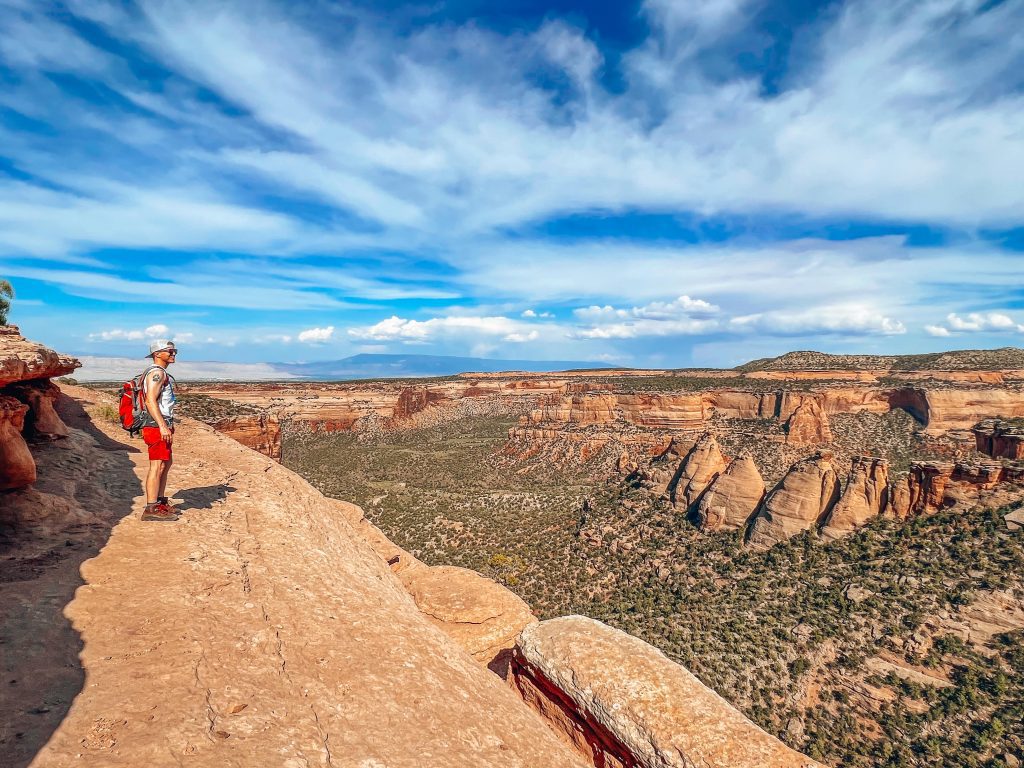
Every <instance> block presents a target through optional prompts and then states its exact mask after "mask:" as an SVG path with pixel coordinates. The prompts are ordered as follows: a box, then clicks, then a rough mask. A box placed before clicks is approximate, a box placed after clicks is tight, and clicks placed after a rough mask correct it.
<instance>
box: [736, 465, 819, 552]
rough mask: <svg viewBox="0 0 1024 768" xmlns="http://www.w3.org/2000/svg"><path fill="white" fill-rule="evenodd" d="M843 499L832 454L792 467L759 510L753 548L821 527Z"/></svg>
mask: <svg viewBox="0 0 1024 768" xmlns="http://www.w3.org/2000/svg"><path fill="white" fill-rule="evenodd" d="M838 499H839V478H838V475H837V474H836V470H835V467H834V466H833V464H832V454H831V453H828V452H820V453H818V454H816V455H814V456H812V457H810V458H807V459H804V460H803V461H799V462H797V463H796V464H794V465H793V466H792V468H791V469H790V470H789V472H787V473H786V476H785V477H784V478H782V480H781V482H779V484H778V485H777V486H776V487H775V488H774V489H773V490H772V492H771V493H770V494H768V497H767V498H766V499H765V500H764V504H762V505H761V509H760V510H758V513H757V516H756V517H755V518H754V521H753V523H752V524H751V526H750V532H749V534H748V538H747V542H748V544H749V545H750V546H753V547H759V548H767V547H770V546H772V545H773V544H776V543H778V542H780V541H785V540H786V539H788V538H791V537H793V536H795V535H797V534H798V533H802V532H803V531H806V530H810V529H811V528H813V527H815V526H816V525H818V524H819V523H820V522H821V521H822V519H824V517H825V516H826V515H827V514H828V513H829V511H831V509H832V507H833V505H835V503H836V501H838Z"/></svg>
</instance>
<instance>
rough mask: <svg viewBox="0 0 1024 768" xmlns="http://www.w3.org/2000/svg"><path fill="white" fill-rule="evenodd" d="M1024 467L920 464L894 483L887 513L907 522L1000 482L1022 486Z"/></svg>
mask: <svg viewBox="0 0 1024 768" xmlns="http://www.w3.org/2000/svg"><path fill="white" fill-rule="evenodd" d="M1021 480H1024V467H1022V466H1020V465H1016V466H1013V465H1011V466H1004V465H1002V464H996V463H992V462H989V463H970V462H962V461H961V462H940V461H921V462H916V463H914V464H911V466H910V471H909V472H908V473H907V474H906V475H905V476H904V477H902V478H900V479H899V480H898V481H897V482H896V483H894V484H893V487H892V490H891V494H890V500H889V506H888V507H887V509H886V512H887V514H889V515H891V516H893V517H895V518H897V519H900V520H905V519H906V518H908V517H913V516H916V515H927V514H931V513H933V512H936V511H938V510H939V509H942V508H943V507H948V506H952V505H954V504H956V503H957V502H963V501H968V500H976V499H977V498H978V496H979V494H980V493H982V492H986V491H992V490H993V489H995V488H996V486H998V485H999V484H1000V483H1004V482H1011V483H1020V482H1021Z"/></svg>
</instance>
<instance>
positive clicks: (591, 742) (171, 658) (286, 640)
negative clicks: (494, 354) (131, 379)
mask: <svg viewBox="0 0 1024 768" xmlns="http://www.w3.org/2000/svg"><path fill="white" fill-rule="evenodd" d="M6 330H7V333H6V335H5V337H4V339H3V343H0V371H3V372H4V376H5V379H4V382H3V383H4V387H5V389H4V390H3V391H4V395H3V396H4V398H5V402H7V400H6V399H8V398H9V399H11V400H14V399H15V396H14V395H13V394H9V393H12V392H18V393H20V394H21V395H22V396H23V397H24V399H25V401H26V402H24V403H22V402H21V401H18V402H19V403H21V404H20V405H19V406H13V405H12V406H11V407H10V409H9V412H10V413H11V414H12V415H11V416H10V417H9V418H8V419H7V421H6V422H5V431H4V432H3V433H2V438H3V442H2V444H0V446H2V451H3V452H2V453H0V456H2V457H3V460H4V461H3V463H2V464H0V472H2V474H0V476H2V477H3V479H4V483H5V490H4V492H3V493H2V494H0V547H2V557H3V563H4V576H5V578H4V579H3V581H2V583H0V643H2V644H3V645H4V648H5V653H4V656H3V662H2V668H3V673H4V680H5V682H6V684H5V686H4V694H5V695H4V697H3V699H2V701H0V713H2V719H3V722H4V726H3V730H2V732H0V754H2V755H3V758H4V760H3V762H4V764H5V765H12V766H27V765H32V766H62V765H70V764H81V760H82V759H83V758H84V759H86V760H88V761H89V762H91V763H93V764H104V765H126V766H130V765H140V764H149V765H160V764H164V763H168V762H171V763H175V764H181V763H182V762H183V761H187V762H189V763H190V764H194V765H211V766H213V765H216V766H220V765H226V764H239V765H255V764H265V763H266V761H267V760H268V759H270V760H272V761H273V764H275V765H276V764H281V765H287V766H299V765H309V764H311V762H316V763H321V764H327V765H331V764H335V761H339V760H344V761H345V762H346V764H352V765H360V766H367V767H369V766H383V765H393V766H403V765H408V766H413V765H416V766H422V765H437V766H454V765H466V766H469V765H473V766H479V765H495V766H497V765H502V766H506V765H507V766H530V765H536V766H555V765H559V766H562V765H564V766H582V765H595V766H621V767H622V768H625V766H650V767H651V768H654V766H680V768H683V767H684V766H691V765H694V764H706V765H722V766H726V765H729V766H744V765H748V766H751V768H753V766H755V765H756V766H775V767H777V768H816V767H817V766H820V765H821V764H820V763H818V762H817V761H815V760H812V759H810V758H808V757H806V756H804V755H801V754H800V753H799V752H797V751H795V750H792V749H790V748H789V747H786V746H785V745H784V744H783V743H782V742H780V741H779V740H778V739H776V738H775V737H774V736H772V735H770V734H768V733H765V732H764V731H762V730H760V729H759V728H757V726H756V725H754V724H753V723H752V722H750V721H749V720H748V719H747V718H745V717H744V716H743V715H742V714H741V713H740V712H738V711H737V710H735V709H734V708H732V707H731V706H730V705H729V704H728V703H727V702H726V701H725V700H724V699H721V698H720V697H718V696H716V695H715V694H714V693H713V692H711V691H710V690H709V689H707V688H706V687H705V686H704V685H703V684H702V683H700V682H699V681H698V680H697V679H696V678H694V677H693V676H692V675H689V674H688V673H687V672H686V671H685V670H683V669H682V668H680V667H678V665H676V664H674V663H673V662H671V661H670V660H668V659H667V658H665V657H664V656H663V655H661V654H660V653H659V652H658V651H656V650H655V649H654V648H652V647H651V646H649V645H647V644H646V643H644V642H643V641H641V640H638V639H637V638H632V637H630V636H629V635H626V634H625V633H622V632H617V631H616V630H613V629H611V628H610V627H606V626H605V625H603V624H601V623H600V622H598V621H594V620H592V619H585V618H583V617H570V619H568V620H566V621H562V620H555V621H543V622H538V620H537V619H536V617H535V616H534V615H533V613H532V612H531V610H530V608H529V606H528V605H527V604H526V603H524V602H523V601H522V600H521V599H519V598H518V597H516V596H515V595H514V594H513V593H511V592H509V591H508V590H507V589H505V588H504V587H502V586H500V585H499V584H497V583H495V582H494V581H492V580H490V579H487V578H485V577H483V576H481V575H479V574H476V573H474V572H472V571H468V570H466V569H461V568H453V567H450V566H443V565H440V566H430V565H427V564H425V563H423V562H422V561H420V560H419V559H417V558H416V557H415V556H413V555H411V554H410V553H409V552H407V551H405V550H403V549H401V548H400V547H397V546H396V545H395V544H393V543H392V542H391V541H390V540H388V539H387V538H386V537H385V536H384V535H383V534H382V533H381V531H380V530H379V529H377V528H376V527H375V526H374V525H372V523H370V522H369V521H368V520H367V519H366V517H365V515H364V513H363V511H362V509H360V508H359V507H358V506H356V505H353V504H349V503H346V502H343V501H335V500H331V499H328V498H325V497H324V496H322V495H321V494H320V493H318V492H317V491H316V490H315V489H313V488H312V487H310V486H309V485H308V484H307V483H306V482H305V481H303V480H302V479H301V478H299V477H298V476H297V475H295V474H294V473H292V472H291V471H289V470H288V469H286V468H284V467H282V466H281V465H280V464H278V463H276V462H274V461H272V460H270V459H269V458H268V457H267V456H265V455H262V454H260V453H258V452H256V451H253V450H251V449H249V448H247V447H245V446H243V445H242V444H241V443H239V442H237V441H235V440H233V439H231V438H229V437H228V436H227V435H224V434H221V433H220V432H219V431H217V430H214V429H213V428H211V427H209V426H207V425H204V424H201V423H200V422H195V421H192V420H190V419H187V418H186V419H183V420H182V423H181V424H180V425H179V430H178V434H176V440H175V458H176V463H175V464H176V465H175V476H174V479H175V481H176V482H177V483H179V484H180V485H181V486H183V488H181V489H180V490H179V491H178V493H176V494H175V500H176V503H177V506H178V509H179V512H180V518H179V519H178V520H177V521H175V522H173V523H160V524H146V523H143V522H140V520H139V518H138V517H137V516H136V515H135V514H133V508H135V507H138V506H139V499H140V495H139V492H140V487H141V478H142V476H143V475H144V473H145V471H146V469H147V461H146V460H145V454H144V453H143V452H142V451H140V450H138V449H137V448H135V447H134V446H132V445H131V441H130V439H129V438H128V436H127V435H126V434H125V433H123V432H122V430H121V428H120V425H119V423H118V422H117V419H116V407H115V402H114V400H113V398H112V397H111V396H110V395H108V394H105V393H103V392H99V391H96V390H95V389H85V388H81V387H78V386H75V385H71V384H67V383H64V384H63V385H62V386H61V387H58V385H57V384H55V383H53V382H52V381H50V378H51V377H57V376H64V375H67V374H68V373H70V372H71V371H73V369H74V367H75V363H76V361H74V360H72V359H70V358H65V357H60V356H55V355H51V354H50V353H49V351H48V350H45V349H44V348H41V347H40V346H39V345H33V344H31V343H30V342H27V341H25V340H24V339H23V338H22V337H21V336H20V334H18V332H17V329H16V328H13V327H9V328H8V329H6ZM398 402H402V403H404V404H403V405H401V406H400V408H403V409H404V411H405V415H403V418H409V417H411V416H414V415H415V414H416V413H417V412H419V411H418V408H419V407H420V402H421V401H420V400H418V399H417V398H415V397H406V398H405V399H404V400H400V401H398ZM26 416H28V418H26ZM266 423H267V422H264V424H266ZM26 432H30V433H31V434H30V436H29V440H28V441H26V440H25V436H26V435H25V433H26ZM251 434H252V433H251V432H248V433H243V435H249V436H251ZM263 447H264V448H265V449H267V450H268V451H270V452H272V449H270V447H269V446H268V445H267V444H265V443H264V444H263ZM79 569H80V571H79ZM79 574H80V575H79ZM64 617H66V619H65V618H64ZM43 636H46V637H47V638H48V641H47V642H45V643H42V644H41V643H40V642H39V639H40V637H43ZM566 648H570V649H571V650H572V653H568V654H567V653H565V651H564V649H566ZM626 660H628V664H625V665H624V664H623V662H624V661H626ZM86 680H87V681H88V684H86V682H85V681H86ZM580 680H586V681H587V684H586V686H585V687H580V686H579V685H576V683H578V682H579V681H580ZM642 691H648V692H650V693H649V694H642V695H639V696H638V695H637V693H638V692H642ZM652 696H653V698H652ZM268 755H274V757H273V758H268Z"/></svg>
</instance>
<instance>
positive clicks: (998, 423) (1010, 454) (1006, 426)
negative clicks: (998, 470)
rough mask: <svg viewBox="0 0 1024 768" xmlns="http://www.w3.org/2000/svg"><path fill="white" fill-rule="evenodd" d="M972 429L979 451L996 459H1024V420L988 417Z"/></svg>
mask: <svg viewBox="0 0 1024 768" xmlns="http://www.w3.org/2000/svg"><path fill="white" fill-rule="evenodd" d="M972 431H973V432H974V438H975V442H976V445H977V448H978V452H979V453H984V454H985V455H987V456H991V457H992V458H994V459H1010V460H1011V461H1020V460H1021V459H1024V422H1020V421H1017V422H1013V421H1004V420H1003V419H986V420H984V421H982V422H980V423H979V424H977V425H975V427H974V429H973V430H972Z"/></svg>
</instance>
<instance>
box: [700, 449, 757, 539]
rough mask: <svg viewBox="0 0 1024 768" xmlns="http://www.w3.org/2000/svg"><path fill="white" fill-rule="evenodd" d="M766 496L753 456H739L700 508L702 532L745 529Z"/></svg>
mask: <svg viewBox="0 0 1024 768" xmlns="http://www.w3.org/2000/svg"><path fill="white" fill-rule="evenodd" d="M764 496H765V487H764V480H763V479H762V478H761V473H760V472H759V471H758V470H757V465H756V464H755V463H754V460H753V459H752V458H751V457H750V456H749V455H744V456H739V457H738V458H736V459H735V460H734V461H732V462H731V463H730V464H729V466H728V467H727V468H726V470H725V472H723V473H722V474H720V475H719V476H718V477H717V478H716V479H715V480H714V481H712V483H711V485H710V486H709V487H708V489H707V492H706V493H705V494H704V496H703V497H702V498H701V500H700V503H699V504H698V505H697V525H698V527H699V528H700V529H701V530H705V531H718V530H728V531H735V530H739V529H741V528H744V527H745V526H746V525H747V523H748V522H749V521H750V519H751V517H752V516H753V514H754V512H755V511H757V508H758V506H760V504H761V501H762V500H763V499H764Z"/></svg>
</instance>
